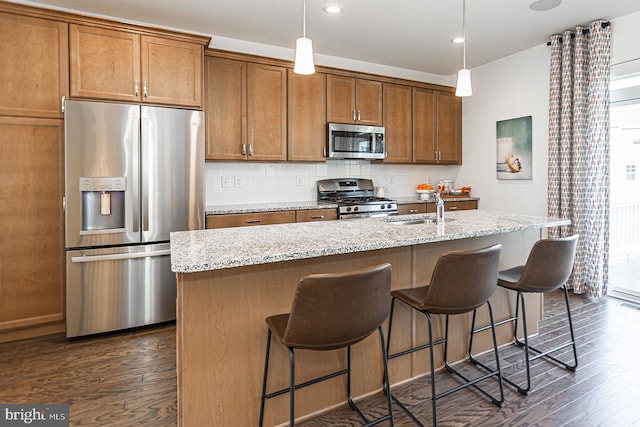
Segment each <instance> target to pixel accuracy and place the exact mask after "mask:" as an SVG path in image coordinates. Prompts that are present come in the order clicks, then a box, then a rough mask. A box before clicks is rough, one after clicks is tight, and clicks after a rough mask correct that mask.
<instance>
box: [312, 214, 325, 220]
mask: <svg viewBox="0 0 640 427" xmlns="http://www.w3.org/2000/svg"><path fill="white" fill-rule="evenodd" d="M311 219H324V215H312V216H311Z"/></svg>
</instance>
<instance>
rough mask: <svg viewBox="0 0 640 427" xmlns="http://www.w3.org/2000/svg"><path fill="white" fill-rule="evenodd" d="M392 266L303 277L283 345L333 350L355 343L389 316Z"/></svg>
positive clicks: (386, 265) (297, 290)
mask: <svg viewBox="0 0 640 427" xmlns="http://www.w3.org/2000/svg"><path fill="white" fill-rule="evenodd" d="M390 292H391V264H381V265H378V266H375V267H371V268H366V269H362V270H358V271H352V272H346V273H327V274H313V275H310V276H306V277H304V278H302V280H301V281H300V283H299V284H298V287H297V289H296V293H295V296H294V299H293V304H292V307H291V314H290V315H289V322H288V323H287V327H286V329H285V332H284V336H283V340H282V341H283V344H285V345H287V346H289V347H293V348H308V349H315V350H332V349H336V348H343V347H346V346H349V345H351V344H354V343H356V342H358V341H360V340H362V339H364V338H366V337H367V336H369V335H370V334H371V333H372V332H373V331H375V330H376V329H377V328H378V326H380V325H381V324H382V322H384V321H385V319H386V318H387V316H388V315H389V306H390V301H391V295H390Z"/></svg>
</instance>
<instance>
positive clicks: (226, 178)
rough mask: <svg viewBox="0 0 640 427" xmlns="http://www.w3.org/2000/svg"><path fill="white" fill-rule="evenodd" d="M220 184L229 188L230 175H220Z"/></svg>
mask: <svg viewBox="0 0 640 427" xmlns="http://www.w3.org/2000/svg"><path fill="white" fill-rule="evenodd" d="M220 185H221V186H222V188H231V177H230V176H223V177H221V182H220Z"/></svg>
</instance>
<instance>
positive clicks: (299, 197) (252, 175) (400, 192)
mask: <svg viewBox="0 0 640 427" xmlns="http://www.w3.org/2000/svg"><path fill="white" fill-rule="evenodd" d="M459 168H460V167H459V166H432V165H388V164H375V163H373V164H372V163H370V162H368V161H361V160H329V161H327V162H324V163H261V162H206V163H205V189H206V205H207V206H212V205H234V204H245V203H271V202H296V201H311V200H316V191H317V190H316V181H317V180H319V179H327V178H369V179H372V180H373V184H374V185H375V186H377V187H385V190H386V191H385V193H386V195H387V197H411V196H417V194H416V192H415V189H416V185H417V184H420V183H423V182H424V183H431V184H435V183H437V182H438V181H439V180H441V179H453V180H454V182H455V178H456V176H457V174H458V170H459Z"/></svg>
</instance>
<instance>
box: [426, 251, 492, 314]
mask: <svg viewBox="0 0 640 427" xmlns="http://www.w3.org/2000/svg"><path fill="white" fill-rule="evenodd" d="M501 249H502V245H500V244H498V245H493V246H489V247H487V248H482V249H476V250H466V251H452V252H447V253H445V254H443V255H441V256H440V258H439V259H438V262H437V263H436V266H435V268H434V270H433V274H432V276H431V284H430V285H429V287H428V288H427V294H426V300H425V302H424V306H425V309H426V310H427V311H430V312H432V313H439V314H458V313H467V312H469V311H472V310H474V309H476V308H478V307H480V306H481V305H482V304H484V303H485V302H486V301H487V300H488V299H489V298H491V295H493V292H494V291H495V289H496V286H497V283H498V268H499V262H500V250H501Z"/></svg>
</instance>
